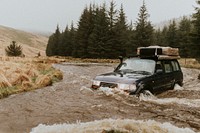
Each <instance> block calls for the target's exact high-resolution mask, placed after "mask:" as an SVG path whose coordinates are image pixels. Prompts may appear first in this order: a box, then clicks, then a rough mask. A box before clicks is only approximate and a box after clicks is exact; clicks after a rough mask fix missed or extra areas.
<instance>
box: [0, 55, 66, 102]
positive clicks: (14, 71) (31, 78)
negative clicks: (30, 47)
mask: <svg viewBox="0 0 200 133" xmlns="http://www.w3.org/2000/svg"><path fill="white" fill-rule="evenodd" d="M52 62H53V63H58V62H59V61H57V60H55V61H54V60H53V59H48V58H44V60H43V58H20V57H0V98H4V97H7V96H9V95H11V94H16V93H20V92H25V91H30V90H34V89H38V88H42V87H45V86H49V85H52V83H54V82H58V81H60V80H62V79H63V74H62V72H61V71H60V70H56V69H55V68H53V67H52Z"/></svg>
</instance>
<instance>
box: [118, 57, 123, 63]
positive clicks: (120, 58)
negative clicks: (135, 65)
mask: <svg viewBox="0 0 200 133" xmlns="http://www.w3.org/2000/svg"><path fill="white" fill-rule="evenodd" d="M119 60H120V64H121V63H122V62H123V57H122V56H119Z"/></svg>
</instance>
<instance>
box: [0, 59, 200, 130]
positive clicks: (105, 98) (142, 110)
mask: <svg viewBox="0 0 200 133" xmlns="http://www.w3.org/2000/svg"><path fill="white" fill-rule="evenodd" d="M115 65H116V64H83V63H79V64H78V63H76V64H72V63H71V64H70V63H65V64H55V65H54V67H56V68H57V69H60V70H61V71H63V74H64V79H63V80H62V81H61V82H59V83H55V84H54V85H53V86H49V87H45V88H42V89H38V90H34V91H31V92H25V93H21V94H16V95H12V96H9V97H8V98H4V99H1V100H0V133H28V132H32V133H40V132H41V133H55V132H56V133H57V132H58V133H68V132H69V133H71V132H80V133H82V132H86V133H89V132H91V133H92V132H94V133H95V132H102V133H103V129H110V128H111V129H112V128H113V127H112V126H114V125H117V127H120V129H121V130H125V129H126V131H127V130H128V129H129V128H130V129H129V131H135V132H142V133H143V132H148V131H149V132H153V131H154V129H156V131H158V132H182V131H181V130H178V129H184V131H185V132H199V131H200V81H199V80H198V79H197V77H198V74H199V73H200V71H199V70H195V69H186V68H182V70H183V73H184V86H183V87H179V86H176V87H175V89H174V90H171V91H168V92H165V93H162V94H160V95H157V96H153V95H150V96H144V95H141V96H140V97H139V98H137V97H135V96H129V95H126V94H124V93H121V92H116V91H115V90H109V89H108V88H100V89H99V90H95V91H93V90H91V89H90V88H89V87H90V86H91V80H92V79H93V78H94V77H95V76H96V75H97V74H102V73H106V72H111V71H113V69H114V67H115ZM93 121H95V122H93ZM62 123H66V124H64V125H62ZM72 123H75V124H72ZM76 123H78V124H77V125H76ZM110 123H112V124H110ZM127 123H129V128H128V129H127ZM130 123H133V124H132V126H130ZM39 124H40V125H39ZM41 124H43V125H41ZM53 124H57V125H53ZM59 124H60V125H59ZM148 124H150V125H148ZM163 124H164V125H163ZM166 124H167V125H166ZM38 125H39V126H38ZM47 125H53V126H47ZM80 125H81V126H80ZM133 125H134V126H135V125H137V127H133ZM98 126H99V127H100V126H101V127H102V129H101V128H98V129H97V127H98ZM155 126H156V127H155ZM163 126H164V127H163ZM123 127H124V129H123ZM138 127H140V131H139V129H138V130H136V129H135V128H138ZM161 127H163V128H161ZM141 128H144V129H142V131H141ZM158 128H159V129H158ZM165 128H166V129H165ZM174 128H176V129H174ZM86 129H87V130H86ZM133 129H134V130H133ZM150 129H152V130H150ZM167 129H171V131H168V130H167ZM172 129H173V130H172ZM84 130H85V131H84Z"/></svg>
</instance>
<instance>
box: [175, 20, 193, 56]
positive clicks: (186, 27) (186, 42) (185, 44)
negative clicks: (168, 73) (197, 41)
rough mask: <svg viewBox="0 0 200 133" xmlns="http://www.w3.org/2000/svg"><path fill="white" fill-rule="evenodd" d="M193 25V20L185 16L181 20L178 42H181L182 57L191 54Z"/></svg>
mask: <svg viewBox="0 0 200 133" xmlns="http://www.w3.org/2000/svg"><path fill="white" fill-rule="evenodd" d="M191 29H192V25H191V21H190V20H189V19H187V18H186V17H183V18H182V20H181V22H180V23H179V28H178V32H177V34H178V39H179V40H178V44H179V47H180V49H179V51H180V55H181V57H188V56H189V55H190V52H189V51H190V50H192V49H190V47H191V45H192V42H191V38H190V33H191Z"/></svg>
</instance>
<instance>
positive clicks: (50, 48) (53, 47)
mask: <svg viewBox="0 0 200 133" xmlns="http://www.w3.org/2000/svg"><path fill="white" fill-rule="evenodd" d="M60 39H61V33H60V30H59V26H57V29H56V31H55V33H54V34H53V35H51V36H50V37H49V40H48V44H47V49H46V55H47V56H54V55H59V45H60Z"/></svg>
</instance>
